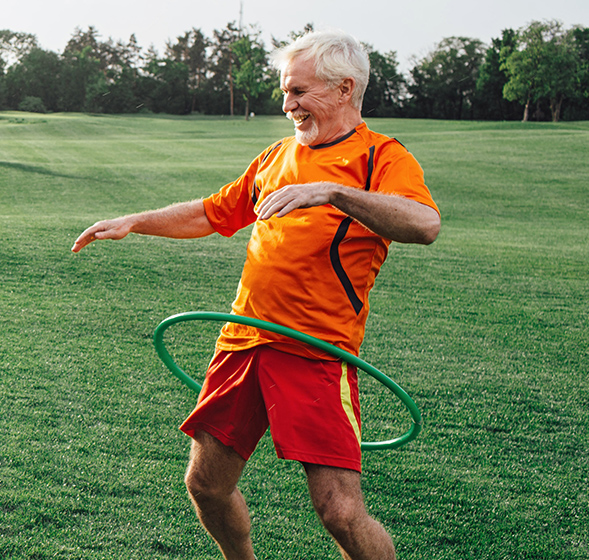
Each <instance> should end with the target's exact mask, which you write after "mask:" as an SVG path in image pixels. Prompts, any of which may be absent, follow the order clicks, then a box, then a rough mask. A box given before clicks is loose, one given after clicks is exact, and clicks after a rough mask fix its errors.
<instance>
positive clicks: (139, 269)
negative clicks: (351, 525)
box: [0, 113, 589, 560]
mask: <svg viewBox="0 0 589 560" xmlns="http://www.w3.org/2000/svg"><path fill="white" fill-rule="evenodd" d="M369 125H370V126H371V127H372V128H374V129H375V130H377V131H380V132H384V133H386V134H389V135H391V136H395V137H397V138H398V139H399V140H400V141H401V142H403V143H404V144H405V145H406V146H407V147H408V148H409V150H410V151H412V152H413V153H414V154H415V155H416V157H417V158H418V160H419V161H420V163H421V164H422V166H423V167H424V169H425V171H426V182H427V183H428V185H429V186H430V188H431V190H432V192H433V195H434V197H435V199H436V201H437V202H438V203H439V205H440V208H441V210H442V214H443V229H442V233H441V234H440V237H439V238H438V240H437V241H436V243H435V244H434V245H432V246H429V247H421V246H400V245H398V246H395V247H392V248H391V252H390V256H389V259H388V261H387V263H386V264H385V266H384V267H383V269H382V272H381V274H380V276H379V278H378V280H377V284H376V287H375V289H374V291H373V294H372V297H371V306H372V314H371V317H370V320H369V324H368V329H367V338H366V341H365V344H364V346H363V350H362V357H363V358H364V359H366V360H367V361H368V362H370V363H372V364H374V365H375V366H376V367H378V368H379V369H382V370H383V371H384V372H386V373H387V374H389V375H390V376H391V377H393V378H394V379H396V380H397V381H398V382H399V383H400V384H401V385H402V386H403V387H404V388H405V389H406V390H407V391H408V392H409V393H410V394H411V395H412V397H413V398H414V399H415V401H416V402H417V404H418V405H419V407H420V409H421V411H422V414H423V417H424V430H423V432H422V434H421V435H420V436H419V438H418V439H417V440H416V441H414V442H413V443H411V444H409V445H408V446H406V447H404V448H402V449H400V450H397V451H387V452H382V451H381V452H371V453H366V454H365V456H364V475H363V484H364V490H365V495H366V503H367V506H368V508H369V510H370V512H371V513H372V514H373V515H374V516H375V517H376V518H378V519H379V520H380V521H381V522H382V523H383V524H384V525H385V526H386V528H387V529H388V530H389V531H390V532H391V534H392V535H393V536H394V540H395V543H396V545H397V550H398V556H399V559H400V560H471V559H472V560H486V559H488V560H491V559H493V560H519V559H530V560H541V559H546V560H548V559H550V560H573V559H575V560H586V559H587V558H589V542H588V540H589V499H588V489H589V435H588V425H589V390H588V389H589V381H588V379H587V373H588V369H589V367H588V347H589V332H588V327H587V322H588V310H589V309H588V308H589V305H588V299H587V287H588V281H589V265H588V263H589V219H588V218H589V204H588V200H589V198H588V186H589V159H588V157H587V156H588V153H589V150H588V149H589V123H561V124H548V123H527V124H521V123H476V122H442V121H412V120H386V119H383V120H373V121H369ZM290 133H291V124H290V123H289V122H288V121H286V119H283V118H264V117H256V118H255V119H253V120H252V121H250V122H247V123H246V122H245V121H244V120H242V119H229V118H225V119H222V118H217V119H213V118H203V117H201V118H172V117H169V118H167V117H162V116H159V117H156V116H123V117H118V116H88V115H60V114H56V115H43V116H38V115H29V114H23V113H0V310H1V315H0V322H1V323H0V325H1V327H0V329H1V330H0V334H1V337H0V368H1V375H0V411H1V415H0V438H1V440H0V441H1V443H0V558H1V559H2V560H17V559H18V560H21V559H35V560H40V559H46V558H58V559H72V560H98V559H101V560H102V559H108V560H131V559H133V560H150V559H178V560H180V559H182V560H188V559H191V560H194V559H198V560H207V559H216V558H219V554H218V552H217V551H216V549H215V547H214V546H213V545H212V544H211V541H210V540H209V539H208V537H206V535H205V534H204V532H203V530H202V529H201V528H200V527H199V525H198V524H197V521H196V516H195V514H194V513H193V512H192V510H191V507H190V504H189V501H188V498H187V496H186V492H185V489H184V485H183V480H182V479H183V473H184V468H185V464H186V461H187V455H188V450H189V445H190V441H189V438H187V437H186V436H184V435H183V434H181V433H180V432H179V431H178V429H177V426H178V425H179V424H180V422H181V421H182V419H183V418H184V417H185V416H186V415H187V414H188V413H189V412H190V411H191V410H192V408H193V405H194V401H195V395H194V394H192V393H191V392H190V391H189V390H188V389H186V388H185V387H184V386H182V385H181V384H180V383H179V382H178V381H177V380H176V379H175V378H173V377H172V376H171V375H170V374H169V373H168V372H167V370H165V368H164V366H163V365H162V364H161V362H160V361H159V359H158V358H157V356H156V354H155V352H154V349H153V345H152V340H151V336H152V333H153V330H154V329H155V327H156V326H157V324H158V323H159V322H160V321H161V320H162V319H164V318H165V317H167V316H169V315H171V314H173V313H176V312H180V311H188V310H212V311H228V310H229V308H230V304H231V301H232V299H233V295H234V292H235V287H236V285H237V282H238V280H239V275H240V272H241V265H242V262H243V259H244V255H245V244H246V243H247V238H248V232H247V231H244V232H240V233H239V234H237V235H236V236H235V237H234V238H231V239H222V238H221V237H219V236H212V237H210V238H207V239H203V240H199V241H173V240H167V239H159V238H146V237H140V236H132V237H129V238H127V239H126V240H124V241H122V242H103V243H96V244H93V245H92V246H90V247H88V248H87V249H86V250H84V251H83V252H82V253H80V254H78V255H74V254H72V253H70V247H71V245H72V244H73V241H74V239H75V238H76V237H77V235H78V234H79V233H80V232H81V231H82V230H83V229H84V228H85V227H87V226H88V225H90V224H92V223H93V222H94V221H96V220H98V219H101V218H106V217H114V216H118V215H121V214H123V213H129V212H134V211H138V210H143V209H148V208H154V207H160V206H163V205H166V204H169V203H172V202H176V201H180V200H186V199H189V198H195V197H199V196H204V195H206V194H208V193H210V192H212V191H213V190H216V189H217V188H218V187H220V186H221V185H222V184H224V183H226V182H229V181H230V180H232V179H233V178H234V177H236V176H237V175H238V174H240V173H241V172H242V170H243V169H244V168H245V166H246V165H247V164H248V163H249V161H250V160H251V159H253V157H254V156H255V155H257V154H258V153H259V152H260V151H261V150H262V149H263V148H265V147H266V146H267V145H268V144H269V143H270V142H272V141H274V140H275V139H278V138H280V137H282V136H285V135H288V134H290ZM218 328H219V325H218V324H199V325H197V326H194V325H192V326H185V327H184V326H183V327H181V328H178V329H177V330H176V331H175V332H174V333H173V335H172V336H171V338H170V345H171V347H172V348H173V349H174V351H175V355H176V356H177V357H178V361H179V362H180V363H181V364H182V365H183V366H184V367H185V369H186V370H187V371H188V372H189V373H190V374H191V375H194V376H195V377H198V376H199V375H200V373H201V372H202V370H203V368H204V366H205V365H206V363H207V360H208V358H209V356H210V352H211V349H212V346H213V343H214V339H215V334H216V332H217V330H218ZM362 402H363V407H364V422H365V434H364V439H365V440H374V439H380V438H382V437H385V438H386V437H389V436H391V435H395V434H400V433H402V432H404V431H405V430H406V429H407V427H408V417H407V415H406V414H405V413H404V412H403V410H402V409H401V408H400V406H398V405H397V404H395V403H394V402H393V401H392V400H391V399H390V397H389V394H388V393H386V392H385V391H384V389H382V387H381V386H379V385H377V384H376V383H374V382H373V381H372V380H371V378H369V377H367V376H364V377H362ZM241 488H242V491H243V493H244V494H245V496H246V498H247V500H248V502H249V504H250V506H251V513H252V519H253V536H254V539H255V543H256V547H257V552H256V553H257V555H258V558H260V560H269V559H274V558H281V559H283V558H288V559H289V560H324V559H336V558H338V555H337V552H336V550H335V547H334V546H333V544H332V543H331V540H330V539H329V538H328V537H327V536H326V535H325V534H324V532H323V530H322V528H321V527H320V526H319V523H318V522H317V520H316V518H315V515H314V513H313V511H312V508H311V506H310V504H309V500H308V496H307V492H306V488H305V484H304V474H303V471H302V469H301V467H300V466H299V465H297V464H295V463H287V462H283V461H279V460H277V459H276V458H275V454H274V451H273V448H272V444H271V441H270V440H269V438H268V437H265V438H264V439H263V440H262V442H261V444H260V447H259V448H258V450H257V451H256V453H255V454H254V456H253V458H252V460H251V461H250V464H249V465H248V467H247V469H246V472H245V475H244V478H243V481H242V484H241Z"/></svg>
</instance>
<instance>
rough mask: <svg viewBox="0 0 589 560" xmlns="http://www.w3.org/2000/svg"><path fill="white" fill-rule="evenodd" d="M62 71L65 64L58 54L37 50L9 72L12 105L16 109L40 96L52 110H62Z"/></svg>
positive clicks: (7, 89)
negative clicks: (31, 98) (26, 99)
mask: <svg viewBox="0 0 589 560" xmlns="http://www.w3.org/2000/svg"><path fill="white" fill-rule="evenodd" d="M62 69H63V64H62V62H61V60H60V58H59V56H58V55H57V54H56V53H53V52H50V51H45V50H42V49H39V48H36V47H35V48H33V49H32V50H31V51H30V52H29V53H28V54H26V55H24V56H23V57H22V58H21V59H20V61H19V62H18V63H16V64H14V65H12V66H11V67H10V68H9V69H8V71H7V73H6V78H5V95H6V102H7V104H8V106H9V107H11V108H13V109H16V108H18V107H19V106H20V104H21V103H22V101H23V100H24V99H25V98H27V97H36V98H38V99H40V100H41V102H42V103H43V106H44V107H45V108H46V109H47V110H48V111H58V110H60V109H61V103H60V98H61V88H62V83H61V76H62Z"/></svg>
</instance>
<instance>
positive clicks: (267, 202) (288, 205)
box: [257, 183, 338, 220]
mask: <svg viewBox="0 0 589 560" xmlns="http://www.w3.org/2000/svg"><path fill="white" fill-rule="evenodd" d="M337 187H338V185H335V184H334V183H306V184H303V185H288V186H286V187H282V188H281V189H278V190H277V191H274V192H273V193H270V194H269V195H268V196H267V197H266V198H265V199H264V200H262V202H261V203H260V206H259V207H258V210H257V213H258V219H260V220H267V219H268V218H270V217H271V216H273V215H274V214H276V216H277V217H278V218H281V217H282V216H285V215H286V214H288V213H289V212H292V211H293V210H296V209H297V208H311V207H312V206H322V205H324V204H329V203H330V201H331V195H332V193H333V192H334V190H335V189H336V188H337Z"/></svg>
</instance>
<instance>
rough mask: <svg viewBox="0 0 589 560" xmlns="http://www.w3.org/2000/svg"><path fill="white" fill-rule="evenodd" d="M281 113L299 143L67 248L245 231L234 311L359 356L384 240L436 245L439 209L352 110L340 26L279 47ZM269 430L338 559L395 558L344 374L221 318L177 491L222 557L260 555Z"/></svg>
mask: <svg viewBox="0 0 589 560" xmlns="http://www.w3.org/2000/svg"><path fill="white" fill-rule="evenodd" d="M274 63H275V66H276V67H277V68H278V69H279V70H280V73H281V80H280V85H281V89H282V91H283V94H284V102H283V110H284V112H285V113H286V115H287V116H288V118H289V119H292V121H293V123H294V127H295V136H294V137H291V138H285V139H283V140H281V141H279V142H276V143H275V144H273V145H272V146H270V147H269V148H268V149H267V150H265V151H264V152H263V153H262V154H260V156H259V157H258V158H256V159H255V160H254V161H253V162H252V163H251V164H250V166H249V167H248V169H247V170H246V172H245V173H244V174H243V175H242V176H241V177H240V178H239V179H237V180H236V181H234V182H233V183H230V184H229V185H226V186H225V187H223V188H222V189H221V190H220V191H219V192H218V193H216V194H214V195H212V196H210V197H208V198H206V199H204V200H196V201H190V202H186V203H180V204H176V205H173V206H170V207H167V208H163V209H160V210H155V211H151V212H144V213H140V214H134V215H130V216H124V217H122V218H118V219H114V220H106V221H102V222H98V223H97V224H95V225H93V226H92V227H90V228H88V229H87V230H86V231H85V232H84V233H82V235H81V236H80V237H79V238H78V240H77V241H76V243H75V245H74V247H73V249H72V250H73V251H74V252H77V251H79V250H80V249H81V248H83V247H84V246H86V245H87V244H88V243H90V242H92V241H94V240H95V239H99V240H102V239H121V238H123V237H125V236H126V235H127V234H128V233H131V232H133V233H139V234H147V235H158V236H167V237H174V238H198V237H203V236H206V235H209V234H212V233H213V232H218V233H220V234H222V235H226V236H229V235H232V234H233V233H235V232H236V231H237V230H239V229H240V228H243V227H245V226H247V225H249V224H252V223H253V224H254V227H253V230H252V236H251V239H250V242H249V244H248V254H247V259H246V263H245V265H244V270H243V274H242V278H241V282H240V284H239V288H238V293H237V297H236V300H235V302H234V303H233V312H234V313H235V314H237V315H245V316H251V317H256V318H259V319H263V320H267V321H270V322H274V323H280V324H284V325H286V326H289V327H291V328H294V329H296V330H299V331H302V332H305V333H307V334H310V335H312V336H316V337H318V338H321V339H323V340H326V341H328V342H330V343H332V344H335V345H337V346H339V347H341V348H344V349H345V350H348V351H350V352H353V353H355V354H357V353H358V351H359V346H360V344H361V342H362V338H363V334H364V325H365V322H366V317H367V314H368V292H369V291H370V289H371V288H372V285H373V283H374V279H375V277H376V275H377V273H378V270H379V269H380V266H381V265H382V263H383V261H384V259H385V258H386V255H387V248H388V245H389V244H390V242H391V241H396V242H401V243H423V244H429V243H432V242H433V241H434V240H435V238H436V236H437V234H438V231H439V228H440V218H439V213H438V210H437V207H436V205H435V203H434V202H433V200H432V199H431V196H430V193H429V191H428V189H427V188H426V186H425V185H424V183H423V172H422V170H421V168H420V167H419V165H418V164H417V162H416V161H415V159H414V158H413V157H412V156H411V155H410V154H409V153H408V152H407V150H406V149H405V148H404V147H403V146H402V145H401V144H399V143H398V142H396V141H395V140H391V139H389V138H387V137H385V136H382V135H379V134H376V133H373V132H371V131H370V130H368V128H367V126H366V124H365V123H364V122H363V121H362V117H361V104H362V97H363V94H364V91H365V88H366V84H367V82H368V72H369V65H368V58H367V56H366V54H365V52H364V51H363V49H362V48H361V46H360V45H359V43H358V42H357V41H356V40H355V39H353V38H351V37H349V36H347V35H345V34H343V33H340V32H317V33H310V34H307V35H305V36H303V37H302V38H299V39H298V40H297V41H295V42H294V43H293V44H291V45H289V46H287V47H285V48H284V49H282V50H280V51H278V52H277V53H276V55H275V57H274ZM268 426H270V429H271V433H272V438H273V440H274V443H275V447H276V451H277V454H278V455H279V457H281V458H285V459H289V460H296V461H299V462H301V463H302V464H303V466H304V468H305V471H306V474H307V479H308V486H309V491H310V495H311V499H312V502H313V505H314V507H315V509H316V511H317V513H318V515H319V517H320V519H321V521H322V522H323V524H324V526H325V527H326V529H327V530H328V531H329V532H330V533H331V535H332V536H333V537H334V539H335V541H336V542H337V544H338V546H339V547H340V550H341V553H342V555H343V557H344V558H347V559H353V560H360V559H371V560H391V559H394V558H395V549H394V546H393V543H392V540H391V538H390V537H389V535H388V534H387V533H386V531H385V530H384V528H383V527H382V526H381V525H380V524H379V523H377V522H376V521H375V520H373V519H372V518H371V517H369V516H368V514H367V512H366V510H365V508H364V504H363V497H362V493H361V490H360V471H361V463H360V415H359V401H358V387H357V377H356V371H355V370H354V368H352V367H349V366H348V365H347V364H345V363H341V362H339V361H337V360H334V358H332V357H330V356H326V355H323V354H322V353H321V352H319V351H317V350H316V349H314V348H311V347H308V346H306V345H304V344H302V343H298V342H296V341H292V340H289V339H288V338H286V337H283V336H281V335H275V334H273V333H268V332H265V331H260V330H258V329H255V328H253V327H248V326H244V325H236V324H233V323H230V324H227V325H225V326H224V327H223V329H222V331H221V334H220V337H219V339H218V341H217V348H216V352H215V356H214V357H213V360H212V362H211V365H210V366H209V370H208V371H207V375H206V378H205V382H204V385H203V389H202V391H201V394H200V395H199V401H198V404H197V407H196V408H195V410H194V412H193V413H192V415H191V416H190V417H189V418H188V419H187V420H186V421H185V422H184V424H183V425H182V427H181V429H182V430H183V431H184V432H186V433H187V434H188V435H190V436H191V437H192V438H193V440H194V441H193V446H192V451H191V458H190V463H189V466H188V470H187V474H186V484H187V487H188V490H189V493H190V496H191V499H192V501H193V503H194V506H195V508H196V511H197V513H198V516H199V518H200V520H201V522H202V524H203V525H204V527H205V528H206V529H207V530H208V532H209V533H210V534H211V536H212V537H213V538H214V539H215V541H216V542H217V544H218V546H219V548H220V549H221V551H222V553H223V554H224V557H225V558H226V559H228V560H251V559H253V558H255V556H254V552H253V545H252V542H251V539H250V519H249V514H248V510H247V506H246V504H245V501H244V499H243V497H242V495H241V493H240V492H239V490H238V489H237V482H238V480H239V477H240V475H241V472H242V470H243V468H244V466H245V464H246V461H247V460H248V458H249V457H250V455H251V453H252V452H253V450H254V448H255V446H256V444H257V442H258V440H259V439H260V437H261V436H262V435H263V433H264V432H265V431H266V429H267V428H268Z"/></svg>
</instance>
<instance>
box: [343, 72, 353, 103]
mask: <svg viewBox="0 0 589 560" xmlns="http://www.w3.org/2000/svg"><path fill="white" fill-rule="evenodd" d="M355 88H356V80H354V78H351V77H350V78H346V79H345V80H344V81H343V82H342V83H341V84H340V86H339V92H340V102H341V103H342V104H345V103H349V101H350V99H351V98H352V94H353V93H354V89H355Z"/></svg>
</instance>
